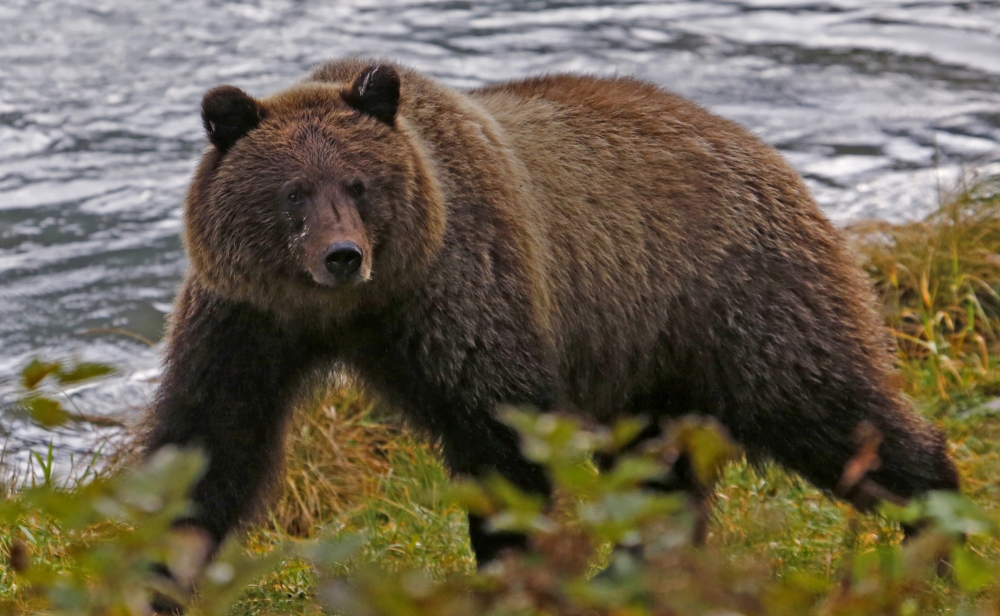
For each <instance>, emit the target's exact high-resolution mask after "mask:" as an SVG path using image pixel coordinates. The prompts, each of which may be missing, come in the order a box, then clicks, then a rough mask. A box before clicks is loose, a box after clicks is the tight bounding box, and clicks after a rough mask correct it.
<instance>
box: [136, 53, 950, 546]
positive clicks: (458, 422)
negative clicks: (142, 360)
mask: <svg viewBox="0 0 1000 616" xmlns="http://www.w3.org/2000/svg"><path fill="white" fill-rule="evenodd" d="M202 117H203V120H204V125H205V129H206V131H207V134H208V140H209V143H210V145H209V147H208V149H207V150H206V152H205V154H204V156H203V158H202V160H201V163H200V165H199V166H198V169H197V171H196V173H195V175H194V179H193V181H192V183H191V186H190V190H189V192H188V194H187V199H186V208H185V223H186V225H185V243H186V248H187V252H188V255H189V257H190V271H189V272H188V275H187V278H186V280H185V282H184V285H183V289H182V290H181V292H180V296H179V298H178V302H177V307H176V311H175V313H174V315H173V318H172V324H171V327H170V333H169V338H168V345H167V358H166V368H165V374H164V377H163V381H162V384H161V386H160V389H159V392H158V395H157V397H156V401H155V405H154V409H153V417H152V423H151V429H150V431H149V435H148V439H147V441H146V444H145V447H146V451H148V452H152V451H154V450H156V449H157V448H159V447H162V446H164V445H167V444H179V445H187V444H196V445H200V446H201V447H202V448H204V450H205V451H206V452H207V454H208V456H209V463H208V468H207V471H206V473H205V475H204V476H203V477H202V478H201V479H200V481H199V482H198V483H197V485H196V487H195V488H194V492H193V500H194V502H195V504H196V511H195V512H194V513H193V514H192V515H191V516H190V517H188V518H185V519H183V520H178V522H177V525H178V529H179V532H181V531H182V530H183V529H197V530H196V531H195V532H200V533H202V534H205V535H207V536H208V537H210V543H211V544H214V545H217V543H218V542H219V541H220V540H221V539H222V538H223V537H224V536H225V535H226V533H227V532H229V531H230V530H231V529H233V528H234V526H236V525H237V524H238V523H239V522H241V521H242V520H245V519H246V517H247V516H248V515H249V513H250V512H251V510H252V509H253V508H254V507H255V505H256V504H257V503H258V502H259V501H260V499H261V492H262V489H263V486H265V484H266V482H267V479H268V476H269V473H271V472H272V471H273V469H275V468H278V467H280V456H281V454H282V451H281V447H282V441H283V440H284V428H285V427H286V424H287V422H288V416H289V412H290V410H291V409H292V407H293V404H294V401H295V398H296V396H297V395H298V394H299V393H300V392H302V391H304V390H306V389H307V388H308V387H309V386H310V385H311V384H315V383H316V380H317V378H323V377H324V376H326V375H329V374H331V373H332V372H334V371H342V372H343V373H347V374H350V375H352V376H353V377H354V378H356V379H357V381H358V382H359V383H361V384H362V385H363V386H364V387H365V388H366V389H367V390H368V391H371V392H374V393H375V394H377V395H378V396H379V397H380V398H381V399H383V400H385V401H386V402H387V403H388V404H390V405H392V406H393V407H395V408H397V409H399V410H400V411H401V412H402V413H403V414H404V416H405V417H407V418H408V419H409V420H410V421H411V422H412V423H414V424H415V425H417V426H419V427H420V428H422V429H423V430H425V431H426V432H428V433H429V434H430V435H432V436H433V437H434V438H435V439H437V440H438V441H439V442H440V445H441V450H442V452H443V455H444V458H445V461H446V463H447V465H448V467H449V468H450V469H451V471H452V472H453V473H456V474H464V475H465V474H467V475H472V476H482V475H483V474H486V473H494V472H496V473H500V474H501V475H503V476H504V477H506V478H507V479H508V480H510V481H511V482H513V483H514V484H516V485H517V486H519V487H520V488H522V489H524V490H526V491H529V492H533V493H540V494H547V493H548V491H549V481H548V479H547V478H546V476H545V474H544V473H543V472H542V470H541V469H540V468H539V467H538V466H536V465H535V464H533V463H531V462H530V461H528V460H526V459H525V458H524V457H522V455H521V453H520V450H519V442H518V437H517V435H516V434H515V433H514V432H513V431H512V430H511V429H510V428H509V427H507V426H506V425H505V424H503V423H502V422H501V421H499V420H498V418H497V408H498V406H500V405H508V404H509V405H527V406H532V407H535V408H538V409H543V410H544V409H574V410H575V411H576V412H579V413H581V414H584V415H586V416H587V417H588V418H590V419H592V420H595V421H599V422H610V421H613V420H615V419H616V418H619V417H622V416H627V415H634V414H643V415H645V416H646V417H648V418H649V419H650V420H652V422H653V423H654V424H655V423H656V422H658V421H659V420H660V419H662V418H667V417H675V416H681V415H686V414H692V413H694V414H703V415H707V416H711V417H714V418H715V419H716V420H718V422H720V423H721V424H722V425H723V426H725V428H726V429H727V430H728V432H729V433H730V434H731V435H732V437H733V438H734V439H735V440H736V441H738V442H739V443H741V444H742V445H743V446H744V447H745V449H746V450H747V452H748V453H749V454H751V455H754V456H756V457H764V458H768V459H771V460H774V461H776V462H778V463H780V464H782V465H784V466H785V467H787V468H789V469H792V470H794V471H797V472H798V473H800V474H801V475H802V476H804V477H805V478H806V479H808V480H809V481H811V482H812V483H813V484H815V485H816V486H818V487H820V488H822V489H826V490H833V489H834V487H835V486H836V485H837V483H838V479H839V478H840V476H841V472H842V469H843V468H844V466H845V463H846V462H848V460H850V459H851V457H852V455H853V454H854V453H855V452H856V450H857V442H856V440H855V436H854V435H855V432H856V430H857V428H858V427H859V425H862V424H865V425H870V426H874V428H875V429H877V430H878V432H879V433H880V434H881V436H882V438H883V440H882V444H881V446H880V449H879V452H878V453H879V456H880V458H881V466H879V467H878V468H877V469H874V470H873V471H872V472H871V473H870V474H869V478H870V480H871V481H873V482H875V483H876V484H877V485H878V486H880V487H881V488H883V489H884V490H886V491H888V492H890V493H892V494H895V495H898V496H900V497H904V498H905V497H910V496H912V495H917V494H920V493H923V492H926V491H928V490H936V489H945V490H956V489H957V488H958V478H957V475H956V471H955V468H954V466H953V464H952V462H951V461H950V460H949V457H948V455H947V452H946V443H945V441H944V438H943V437H942V435H941V434H940V433H939V432H938V431H937V430H936V429H934V428H933V427H931V426H930V425H929V424H928V423H926V422H925V421H923V420H922V419H920V418H919V417H918V416H917V415H916V414H914V412H913V411H912V410H911V409H910V407H909V405H908V403H907V402H906V400H905V399H904V398H903V396H902V395H901V394H900V392H899V390H898V383H897V382H896V379H895V377H894V365H893V355H892V339H891V337H890V336H889V334H888V333H887V332H886V331H885V330H884V327H883V326H882V325H881V323H880V320H879V317H878V315H877V314H876V312H875V310H874V309H873V294H872V291H871V289H870V288H869V285H868V283H867V282H866V279H865V278H864V276H863V274H862V273H861V272H860V270H859V268H858V267H857V265H856V263H855V260H854V257H853V256H852V254H851V252H850V250H849V249H848V247H847V245H846V243H845V241H844V239H843V238H842V236H841V234H840V233H839V232H838V231H837V230H836V229H835V228H834V227H833V226H832V225H831V223H830V222H829V221H828V220H827V219H826V218H824V216H823V215H822V214H821V213H820V211H819V209H818V208H817V206H816V204H815V203H814V201H813V200H812V198H811V197H810V196H809V193H808V191H807V190H806V187H805V186H804V185H803V182H802V181H801V179H800V178H799V177H798V175H797V174H796V173H795V172H794V171H793V170H792V169H791V168H790V167H789V166H788V164H787V163H786V162H785V161H784V160H783V159H782V157H781V156H780V155H779V154H778V153H777V152H776V151H775V150H774V149H772V148H771V147H769V146H767V145H765V144H764V143H762V142H761V141H760V140H759V139H758V138H756V137H755V136H753V135H752V134H750V133H749V132H748V131H746V130H745V129H743V128H741V127H740V126H738V125H737V124H735V123H733V122H731V121H728V120H725V119H722V118H719V117H717V116H714V115H712V114H711V113H709V112H707V111H706V110H704V109H702V108H701V107H699V106H698V105H696V104H693V103H691V102H689V101H687V100H685V99H683V98H681V97H679V96H677V95H674V94H671V93H669V92H666V91H664V90H662V89H660V88H658V87H656V86H654V85H652V84H649V83H645V82H643V81H640V80H638V79H634V78H629V77H616V78H597V77H589V76H573V75H549V76H541V77H534V78H530V79H526V80H523V81H514V82H508V83H500V84H496V85H490V86H486V87H482V88H477V89H473V90H470V91H465V92H462V91H457V90H454V89H452V88H449V87H446V86H444V85H442V84H440V83H438V82H436V81H434V80H432V79H430V78H428V77H425V76H423V75H421V74H419V73H417V72H415V71H413V70H409V69H407V68H404V67H402V66H398V65H396V64H393V63H387V62H378V61H365V60H362V59H358V58H353V59H348V60H342V61H337V62H332V63H329V64H326V65H323V66H321V67H320V68H318V69H317V70H316V71H315V72H314V73H313V74H312V75H310V76H309V77H308V78H307V79H306V80H304V81H303V82H301V83H299V84H298V85H295V86H293V87H291V88H290V89H288V90H285V91H283V92H280V93H278V94H276V95H274V96H271V97H268V98H263V99H255V98H252V97H251V96H249V95H247V94H246V93H244V92H243V91H241V90H239V89H237V88H235V87H232V86H221V87H217V88H215V89H212V90H210V91H209V92H208V93H207V94H206V95H205V97H204V101H203V108H202ZM652 432H655V430H654V431H651V433H652ZM651 433H650V434H649V435H651ZM869 496H870V495H869ZM845 497H846V498H848V499H849V500H852V502H854V503H855V505H859V506H870V505H871V502H870V498H867V497H866V495H857V497H856V498H852V497H851V496H850V495H845ZM469 533H470V536H471V542H472V548H473V550H474V552H475V556H476V558H477V560H478V561H479V562H480V563H483V562H486V561H489V560H490V559H492V558H494V557H495V556H496V555H497V554H498V552H499V551H500V550H502V549H503V548H507V547H516V546H520V545H522V544H523V541H524V538H523V537H521V536H519V535H516V534H511V533H505V534H491V533H489V532H487V529H486V527H485V526H484V524H483V520H481V519H479V518H477V517H475V516H470V520H469Z"/></svg>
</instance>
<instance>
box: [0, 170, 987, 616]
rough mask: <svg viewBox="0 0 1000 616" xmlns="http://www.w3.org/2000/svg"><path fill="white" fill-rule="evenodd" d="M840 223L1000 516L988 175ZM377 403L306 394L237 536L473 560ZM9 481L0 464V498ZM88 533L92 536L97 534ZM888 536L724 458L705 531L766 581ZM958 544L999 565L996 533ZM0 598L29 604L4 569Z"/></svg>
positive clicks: (8, 535)
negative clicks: (264, 507)
mask: <svg viewBox="0 0 1000 616" xmlns="http://www.w3.org/2000/svg"><path fill="white" fill-rule="evenodd" d="M846 233H847V235H848V236H849V238H850V239H851V241H852V242H854V244H855V245H856V246H857V248H858V253H859V255H860V256H861V260H862V267H863V268H864V269H865V271H866V272H867V273H868V274H869V276H870V277H871V279H872V281H873V283H874V284H875V287H876V289H877V292H878V296H879V300H880V308H881V310H882V313H883V316H884V318H885V320H886V322H887V324H888V325H889V326H890V327H891V328H892V329H893V331H894V332H895V334H896V339H897V342H898V344H899V359H900V367H901V374H902V378H903V387H904V390H905V391H906V392H907V393H908V394H909V395H910V396H911V397H912V398H913V399H914V401H915V404H916V406H917V408H918V410H920V411H921V412H923V413H925V414H926V415H927V416H929V417H931V418H933V419H934V420H935V421H936V422H937V423H939V425H941V426H942V427H943V428H944V429H945V430H946V431H947V433H948V437H949V442H950V444H951V450H952V454H953V455H954V457H955V459H956V461H957V463H958V465H959V468H960V471H961V475H962V478H963V490H964V491H965V492H966V493H967V494H968V495H969V496H970V497H971V498H972V499H973V500H974V501H976V502H977V503H978V504H979V505H981V506H982V507H983V508H985V509H986V510H988V511H990V512H991V513H993V514H994V515H1000V483H998V481H997V478H1000V405H998V406H997V407H994V406H993V405H992V404H991V403H990V404H988V402H989V401H990V400H991V399H994V398H996V397H997V396H1000V296H998V294H997V290H998V289H1000V178H985V179H982V180H980V181H978V182H975V183H973V184H972V185H970V186H968V187H966V188H965V189H964V190H962V191H960V192H959V193H957V194H956V195H955V196H954V197H953V198H950V199H947V200H946V203H945V204H944V205H943V206H942V207H941V208H940V210H939V211H938V212H936V213H934V214H933V215H932V216H930V217H928V218H927V219H925V220H923V221H919V222H914V223H909V224H904V225H890V224H887V223H881V222H866V223H862V224H857V225H854V226H852V227H850V228H849V229H847V230H846ZM383 415H384V413H381V412H380V411H379V410H377V409H373V407H372V406H371V404H369V403H368V402H366V401H365V400H364V399H363V398H362V397H361V396H359V395H358V394H357V393H356V392H354V391H352V390H350V389H344V388H341V389H335V390H331V391H327V392H324V393H323V394H322V395H319V396H317V397H316V399H314V400H311V401H309V402H308V403H306V404H304V405H303V406H302V408H301V409H299V412H298V414H297V417H296V422H295V424H294V426H293V429H292V430H291V431H290V434H289V441H288V456H287V463H286V464H287V468H286V473H285V475H284V477H283V479H282V482H281V483H280V485H279V486H278V492H279V494H278V495H277V498H276V500H275V503H274V505H273V506H272V508H271V510H270V515H269V517H268V518H267V519H266V520H263V521H262V522H261V523H260V524H259V525H257V526H255V527H254V528H252V529H250V530H249V531H248V532H247V533H246V536H245V537H244V541H243V543H244V545H245V547H246V549H247V550H248V551H250V552H254V553H260V554H265V553H268V552H270V551H271V550H273V549H274V548H275V546H276V545H278V544H280V543H281V542H283V541H284V540H286V539H287V538H289V537H293V538H301V537H313V536H317V535H325V536H338V535H346V534H350V533H353V532H357V531H363V532H364V533H365V536H366V543H365V545H364V547H363V549H362V550H361V552H360V553H359V554H358V555H356V556H355V557H354V559H353V560H352V561H351V562H350V563H349V565H348V566H349V567H351V568H361V569H363V568H365V566H366V565H367V564H371V563H377V564H378V565H380V566H382V567H385V568H387V569H388V570H390V571H392V570H403V569H410V568H418V569H421V570H424V571H427V572H429V573H430V575H431V576H432V577H434V578H436V579H445V578H448V577H449V576H450V575H452V574H456V573H458V574H461V573H467V572H470V571H471V570H472V569H473V560H472V554H471V550H470V548H469V545H468V541H467V538H466V531H465V514H464V511H463V510H462V509H461V508H459V507H458V506H457V505H455V504H454V503H452V502H451V501H450V500H449V499H448V498H445V494H446V492H447V491H448V486H449V482H448V478H447V475H446V472H445V470H444V469H443V467H442V465H441V463H440V461H439V457H438V455H437V451H436V449H435V447H434V446H433V445H432V444H429V443H427V442H425V441H423V440H421V439H420V438H418V437H416V436H414V435H412V434H410V433H408V432H407V431H406V430H404V429H402V428H401V427H400V426H399V425H398V424H396V423H394V422H393V421H391V420H388V421H387V420H385V418H384V417H383ZM2 467H3V465H2V464H0V468H2ZM16 483H17V482H16V478H14V477H12V476H0V490H2V491H3V495H4V496H6V495H10V494H12V493H13V492H14V489H15V488H14V486H15V485H16ZM88 532H92V533H93V535H91V536H90V537H91V538H92V539H93V540H97V539H98V538H99V537H100V534H101V532H102V531H101V529H93V530H89V531H88ZM900 538H901V534H900V532H899V530H898V528H897V527H896V526H895V525H894V524H892V523H890V522H888V521H886V520H884V519H882V518H880V517H878V516H874V515H859V514H856V513H855V512H853V511H852V510H851V509H850V508H849V507H847V506H846V505H843V504H842V503H839V502H836V501H834V500H832V499H830V498H828V497H827V496H825V495H824V494H822V493H820V492H818V491H816V490H815V489H813V488H811V487H810V486H808V485H807V484H805V483H804V482H803V481H802V480H800V479H798V478H797V477H795V476H792V475H789V474H788V473H785V472H784V471H782V470H781V469H779V468H776V467H770V466H766V467H763V468H752V467H750V466H748V465H747V464H745V463H742V462H737V463H734V464H731V465H729V466H728V467H727V469H726V470H725V474H724V477H723V479H722V482H721V485H720V488H719V490H718V492H717V496H716V502H715V506H714V512H713V521H712V524H711V527H710V533H709V537H708V543H709V545H710V546H712V547H715V548H718V549H719V550H720V551H721V553H723V554H724V555H726V557H727V558H729V559H731V560H732V561H734V562H739V561H746V562H751V561H752V562H755V563H763V566H765V567H766V568H767V570H768V573H769V575H770V576H772V577H775V578H794V577H795V576H797V575H800V574H809V575H812V576H818V577H819V578H822V579H824V580H827V581H833V580H836V579H838V577H837V576H839V575H841V573H840V572H841V571H842V570H843V569H844V567H846V566H847V565H849V564H850V562H849V560H848V559H850V558H852V556H851V555H852V554H854V553H855V552H857V551H858V550H860V551H864V550H865V549H868V548H872V547H877V546H885V545H889V544H894V543H898V541H899V540H900ZM64 543H65V542H64V538H63V537H61V536H60V535H59V531H58V529H57V528H54V527H53V526H52V525H50V524H47V523H46V521H45V520H43V519H37V520H34V521H32V523H30V524H26V525H22V526H21V527H19V528H3V527H0V555H7V556H8V557H9V555H10V554H11V551H12V549H14V546H15V544H23V545H27V546H28V551H29V552H30V553H31V556H32V558H33V559H35V560H36V561H45V562H48V563H50V564H51V566H53V567H60V566H64V565H66V564H67V563H69V562H71V560H72V557H71V555H69V554H68V553H66V551H65V550H64V548H63V546H64ZM971 547H972V549H973V550H974V551H975V552H976V553H977V554H979V555H982V556H984V557H986V558H987V559H989V560H990V561H991V562H1000V545H998V544H997V542H996V541H993V540H985V539H976V540H974V541H973V542H972V545H971ZM316 588H317V574H316V573H315V570H314V569H313V568H312V567H311V566H310V565H308V564H306V562H305V561H302V560H298V559H291V560H289V561H287V562H285V563H284V564H283V565H282V566H281V567H280V568H279V569H277V570H276V571H274V572H272V573H270V574H267V575H265V576H264V577H263V578H261V579H260V580H258V581H257V582H256V583H254V584H252V585H251V586H250V587H249V588H248V589H247V591H246V593H245V595H244V596H243V598H242V600H241V601H240V602H239V603H238V605H237V606H236V608H235V609H234V610H233V612H232V613H234V614H259V613H266V612H287V611H292V612H295V613H305V614H312V613H319V612H320V609H319V607H318V606H317V603H316V601H315V597H314V594H315V592H316ZM933 595H934V596H933V601H932V602H931V603H930V604H928V605H933V606H934V611H936V612H941V613H950V612H952V611H954V610H955V609H957V607H958V606H959V605H963V604H966V603H969V602H970V601H971V602H973V603H974V602H975V601H976V600H977V599H976V597H974V596H972V597H971V598H970V596H965V595H961V594H960V593H958V592H957V591H956V590H955V587H954V585H952V584H949V583H948V582H947V581H945V580H941V581H939V582H938V583H937V584H936V585H935V586H934V588H933ZM0 601H3V602H5V603H4V604H5V605H7V606H15V611H21V610H30V608H31V606H30V605H29V604H27V603H24V601H25V595H24V593H23V589H21V588H18V587H17V586H16V580H15V578H14V577H13V576H12V574H11V573H10V571H9V570H8V569H5V568H0ZM0 612H2V610H0Z"/></svg>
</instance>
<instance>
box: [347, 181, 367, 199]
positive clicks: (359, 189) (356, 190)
mask: <svg viewBox="0 0 1000 616" xmlns="http://www.w3.org/2000/svg"><path fill="white" fill-rule="evenodd" d="M347 194H349V195H350V196H351V197H353V198H354V199H358V198H360V197H361V196H362V195H364V194H365V185H364V184H363V183H362V182H361V180H355V181H354V182H351V185H350V186H348V187H347Z"/></svg>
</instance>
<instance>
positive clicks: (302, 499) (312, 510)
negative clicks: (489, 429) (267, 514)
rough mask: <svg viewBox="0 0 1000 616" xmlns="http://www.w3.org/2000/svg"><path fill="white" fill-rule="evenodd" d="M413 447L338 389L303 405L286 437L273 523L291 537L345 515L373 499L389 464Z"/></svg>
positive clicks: (361, 402)
mask: <svg viewBox="0 0 1000 616" xmlns="http://www.w3.org/2000/svg"><path fill="white" fill-rule="evenodd" d="M413 445H414V443H413V439H412V438H411V437H410V436H408V435H404V434H403V431H402V430H401V429H400V428H398V427H397V426H395V425H393V424H392V423H379V422H375V421H373V420H372V418H371V404H370V403H368V402H367V401H365V400H364V399H363V398H362V397H361V396H360V394H358V393H357V392H356V391H353V390H350V389H346V388H341V389H335V390H331V391H328V392H326V393H325V395H322V396H319V397H317V398H316V399H314V400H312V401H310V402H309V403H307V404H305V405H304V406H303V407H302V408H300V409H299V410H298V412H297V415H296V420H295V422H294V425H293V427H292V429H291V431H290V433H289V436H288V451H289V452H290V454H291V455H289V456H288V458H287V461H286V468H285V473H284V477H283V479H282V483H281V485H282V496H281V498H280V500H278V502H277V503H276V504H275V505H274V506H273V507H272V509H271V516H272V520H273V522H274V523H275V524H276V525H277V526H278V527H279V528H281V529H283V530H284V531H285V532H287V533H288V534H290V535H292V536H296V537H307V536H310V535H312V534H313V531H314V530H315V528H316V525H317V524H320V523H322V522H328V521H330V520H334V519H337V518H340V517H342V516H344V515H345V514H349V513H350V512H351V511H352V510H354V509H356V508H357V507H358V506H359V505H361V504H363V503H365V502H367V501H368V500H369V499H371V498H373V497H375V496H376V494H377V493H378V491H379V485H380V484H381V483H382V481H383V480H384V478H385V477H387V476H388V475H390V474H391V473H392V470H393V469H392V463H391V461H392V459H393V458H394V457H395V456H396V455H398V454H399V453H401V452H405V451H407V450H409V449H410V448H412V447H413Z"/></svg>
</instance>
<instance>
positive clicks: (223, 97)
mask: <svg viewBox="0 0 1000 616" xmlns="http://www.w3.org/2000/svg"><path fill="white" fill-rule="evenodd" d="M262 115H263V113H262V110H261V108H260V105H259V104H258V103H257V101H256V100H254V99H253V97H251V96H250V95H249V94H247V93H246V92H244V91H243V90H240V89H239V88H236V87H233V86H219V87H217V88H212V89H211V90H209V91H208V92H207V93H206V94H205V98H203V99H202V100H201V119H202V122H204V124H205V132H207V133H208V140H209V141H211V142H212V145H214V146H215V147H216V148H217V149H218V150H219V152H220V153H222V154H225V153H226V151H227V150H229V148H231V147H233V144H234V143H236V142H237V141H239V140H240V139H242V138H243V137H245V136H246V134H247V133H249V132H250V131H252V130H253V129H255V128H257V126H258V125H259V124H260V120H261V116H262Z"/></svg>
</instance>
